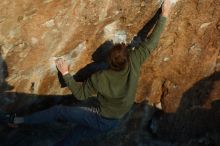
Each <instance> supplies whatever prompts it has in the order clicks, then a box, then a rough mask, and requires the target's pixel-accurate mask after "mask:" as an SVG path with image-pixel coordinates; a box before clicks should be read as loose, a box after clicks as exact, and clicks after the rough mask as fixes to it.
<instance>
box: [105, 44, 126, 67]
mask: <svg viewBox="0 0 220 146" xmlns="http://www.w3.org/2000/svg"><path fill="white" fill-rule="evenodd" d="M128 58H129V53H128V48H127V46H126V45H125V44H124V43H122V44H116V45H114V46H113V47H112V48H111V50H110V51H109V54H108V64H109V67H110V69H112V70H115V71H121V70H123V69H124V68H125V67H126V65H127V63H128Z"/></svg>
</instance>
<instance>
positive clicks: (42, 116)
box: [24, 106, 119, 146]
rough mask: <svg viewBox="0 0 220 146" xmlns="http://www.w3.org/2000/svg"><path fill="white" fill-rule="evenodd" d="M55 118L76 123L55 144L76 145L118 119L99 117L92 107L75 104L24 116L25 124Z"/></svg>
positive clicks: (111, 125) (110, 125)
mask: <svg viewBox="0 0 220 146" xmlns="http://www.w3.org/2000/svg"><path fill="white" fill-rule="evenodd" d="M57 120H62V121H67V122H74V123H76V124H77V125H76V126H75V128H74V129H72V130H71V132H70V133H69V134H68V135H67V136H66V137H65V138H64V139H62V140H61V141H60V142H58V143H57V144H55V145H56V146H77V144H78V143H79V142H80V141H81V140H86V139H91V138H94V137H96V136H97V135H99V134H102V133H106V132H108V131H110V130H111V129H113V128H114V127H116V126H117V125H118V123H119V120H116V119H106V118H104V117H101V116H100V115H99V114H98V113H97V112H96V111H94V109H93V110H92V109H91V108H86V107H77V106H72V107H69V106H54V107H52V108H50V109H47V110H43V111H40V112H36V113H34V114H32V115H30V116H27V117H24V123H25V124H42V123H50V122H54V121H57Z"/></svg>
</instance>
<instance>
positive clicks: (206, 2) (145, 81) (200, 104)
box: [0, 0, 220, 145]
mask: <svg viewBox="0 0 220 146" xmlns="http://www.w3.org/2000/svg"><path fill="white" fill-rule="evenodd" d="M175 2H176V0H173V3H175ZM160 3H161V1H157V0H145V1H143V0H106V1H104V2H103V1H102V0H88V1H81V0H60V1H58V0H41V1H39V0H36V1H29V0H2V1H1V4H0V69H1V70H0V105H1V108H3V109H7V110H10V111H13V110H14V111H17V110H20V111H21V112H24V111H25V112H24V113H30V112H32V111H36V110H37V109H42V108H43V107H46V106H49V105H53V104H55V103H57V102H58V101H59V100H60V96H59V95H62V94H68V93H69V91H68V90H67V89H61V88H60V85H59V82H58V79H57V72H56V68H55V65H54V63H53V61H54V59H55V58H56V57H64V58H65V59H67V60H68V62H69V63H70V64H71V72H72V73H75V72H76V71H77V70H79V69H80V68H81V67H83V66H84V65H86V64H87V63H89V62H91V57H90V56H91V55H92V53H93V52H94V51H95V50H96V48H98V47H99V46H100V45H101V44H103V43H104V42H105V41H107V40H113V41H114V42H121V41H125V40H126V42H127V43H129V42H130V40H131V39H132V38H133V37H134V36H135V35H136V34H137V32H138V31H139V30H140V29H141V28H142V27H143V26H144V24H145V23H146V22H148V21H149V20H150V19H151V18H152V16H153V15H154V14H155V12H156V11H157V9H158V8H159V6H160ZM219 8H220V1H219V0H179V1H178V2H177V3H176V5H175V6H174V7H173V10H172V12H171V16H170V19H169V20H168V23H167V27H166V29H165V31H164V33H163V35H162V37H161V41H160V44H159V45H158V48H157V50H156V51H155V52H154V53H153V54H152V56H151V57H150V58H149V59H148V60H147V61H146V63H145V64H144V65H143V68H142V75H141V78H140V82H139V86H138V91H137V96H136V101H137V102H142V101H145V100H148V101H149V103H150V104H156V105H159V106H161V107H162V109H163V111H164V112H165V113H166V114H164V115H163V117H162V118H161V119H160V124H159V125H160V129H161V130H160V131H158V133H157V135H158V137H160V138H164V139H165V140H171V141H175V140H177V141H184V140H188V139H190V137H191V136H192V138H197V137H200V138H203V136H204V135H206V137H205V140H204V139H202V140H200V141H207V139H208V140H210V137H214V136H210V135H215V136H216V133H217V136H216V138H213V139H215V140H216V141H215V143H219V142H218V141H217V139H218V138H217V137H218V135H219V131H220V128H219V126H217V125H218V124H217V123H219V119H220V118H219V115H220V113H219V112H217V111H219V108H218V106H216V103H218V100H219V99H220V92H219V91H220V90H219V84H220V82H219V76H220V75H219V73H218V71H220V65H219V64H220V54H219V50H220V9H219ZM214 72H216V73H214ZM213 73H214V74H213ZM41 103H43V105H42V104H41ZM45 103H46V104H45ZM33 104H34V105H35V106H34V108H30V106H32V105H33ZM217 105H218V104H217ZM27 111H28V112H27ZM210 118H212V119H214V120H213V122H209V120H208V121H207V120H206V119H210ZM136 120H137V121H138V120H139V119H136ZM187 121H194V122H187ZM131 122H132V120H131ZM173 123H176V124H173ZM207 123H208V124H207ZM165 125H166V126H165ZM204 125H205V126H204ZM170 129H173V130H172V131H170ZM182 129H185V130H182ZM210 129H214V130H211V131H210ZM181 130H182V134H179V132H180V131H181ZM201 133H202V134H201ZM203 134H204V135H203ZM213 139H212V140H213ZM164 145H165V144H164ZM189 145H190V144H189ZM192 145H193V142H192Z"/></svg>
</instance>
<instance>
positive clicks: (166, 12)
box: [162, 0, 172, 17]
mask: <svg viewBox="0 0 220 146" xmlns="http://www.w3.org/2000/svg"><path fill="white" fill-rule="evenodd" d="M171 6H172V3H171V1H170V0H164V1H163V6H162V16H164V17H168V16H169V13H170V10H171Z"/></svg>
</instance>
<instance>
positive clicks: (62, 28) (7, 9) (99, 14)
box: [0, 0, 160, 106]
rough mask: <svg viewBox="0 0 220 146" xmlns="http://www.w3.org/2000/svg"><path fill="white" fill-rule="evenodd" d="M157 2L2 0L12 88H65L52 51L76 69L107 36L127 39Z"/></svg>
mask: <svg viewBox="0 0 220 146" xmlns="http://www.w3.org/2000/svg"><path fill="white" fill-rule="evenodd" d="M159 6H160V2H159V1H154V0H148V1H146V2H145V1H141V0H137V1H132V0H129V1H128V0H121V1H117V0H107V1H105V2H104V3H103V1H101V0H98V1H92V0H91V1H81V0H72V1H68V0H62V1H56V0H43V1H28V0H16V1H13V0H11V1H10V0H3V1H2V2H1V4H0V8H1V13H0V31H1V33H0V46H1V57H2V59H1V60H4V62H5V64H6V65H7V69H6V66H5V67H3V66H2V67H1V69H2V68H4V70H5V71H4V72H8V73H7V74H8V76H7V83H8V84H9V85H11V86H13V87H14V88H13V90H10V92H19V93H27V94H36V95H48V94H49V95H59V94H63V93H67V92H68V91H67V90H65V89H64V90H63V89H60V86H59V83H58V80H57V72H56V68H55V65H54V59H55V58H56V57H63V58H65V59H66V60H67V61H68V62H69V63H70V64H71V67H70V68H71V71H72V73H75V72H76V71H77V70H78V69H80V68H81V67H83V66H84V65H86V64H87V63H88V62H91V57H90V56H91V54H92V53H93V52H94V51H95V49H96V48H98V47H99V46H100V45H101V44H102V43H104V42H105V41H107V40H113V41H114V42H121V41H126V40H125V38H127V41H128V42H129V40H130V39H131V38H132V37H133V36H134V35H135V34H136V33H137V32H138V31H139V30H140V28H141V27H142V26H143V25H144V23H145V22H147V21H148V20H149V19H150V18H151V17H152V15H153V14H154V13H155V12H156V10H157V8H158V7H159ZM4 77H5V76H4ZM2 80H3V79H2ZM15 97H16V95H15ZM15 97H13V98H15ZM18 98H19V97H18ZM18 100H19V99H18ZM24 102H25V101H24ZM24 102H23V103H24ZM23 105H25V104H23ZM23 105H21V106H23ZM17 106H19V105H17Z"/></svg>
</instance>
